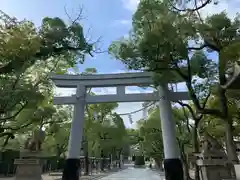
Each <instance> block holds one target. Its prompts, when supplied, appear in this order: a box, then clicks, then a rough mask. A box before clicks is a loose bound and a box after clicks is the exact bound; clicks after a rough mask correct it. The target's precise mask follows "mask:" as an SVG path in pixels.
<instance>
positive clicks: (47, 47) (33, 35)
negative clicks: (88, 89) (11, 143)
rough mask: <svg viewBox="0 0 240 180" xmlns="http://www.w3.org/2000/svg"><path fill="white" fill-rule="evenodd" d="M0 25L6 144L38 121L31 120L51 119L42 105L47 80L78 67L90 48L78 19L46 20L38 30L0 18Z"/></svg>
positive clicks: (0, 105)
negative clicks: (65, 21) (68, 20)
mask: <svg viewBox="0 0 240 180" xmlns="http://www.w3.org/2000/svg"><path fill="white" fill-rule="evenodd" d="M0 20H1V26H0V37H1V38H0V39H1V47H0V56H1V60H0V129H1V131H0V137H5V138H6V141H5V142H6V143H7V142H8V140H9V138H14V134H16V133H17V131H19V130H20V129H23V128H26V127H27V126H29V125H31V124H32V123H33V122H32V121H36V120H37V119H38V120H41V119H43V117H41V118H40V117H39V118H36V116H45V115H46V118H48V117H49V116H51V115H52V114H53V113H54V110H53V108H52V107H47V106H46V107H45V105H43V104H46V101H47V103H49V104H50V101H51V97H52V96H53V84H52V83H51V82H50V81H49V79H48V74H49V73H50V72H55V73H65V72H67V69H68V68H70V67H73V66H75V65H76V64H78V63H83V62H84V57H85V55H86V54H91V51H92V50H93V44H89V43H88V42H86V39H85V38H84V35H83V28H82V26H81V25H80V24H79V23H78V19H76V20H75V21H74V22H73V23H72V24H70V25H67V24H65V23H64V22H63V21H62V20H61V19H60V18H48V17H46V18H44V19H43V21H42V25H41V26H40V27H39V28H36V27H35V26H34V24H33V23H32V22H30V21H27V20H23V21H18V20H17V19H16V18H11V17H9V16H8V15H6V14H5V13H3V12H1V16H0ZM46 112H47V113H46ZM41 113H42V114H41Z"/></svg>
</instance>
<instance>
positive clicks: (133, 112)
mask: <svg viewBox="0 0 240 180" xmlns="http://www.w3.org/2000/svg"><path fill="white" fill-rule="evenodd" d="M155 103H156V102H153V103H151V104H149V105H148V106H145V107H143V108H141V109H138V110H136V111H132V112H129V113H122V114H118V115H119V116H126V115H131V114H135V113H137V112H140V111H142V110H144V109H146V108H148V107H150V106H152V105H154V104H155Z"/></svg>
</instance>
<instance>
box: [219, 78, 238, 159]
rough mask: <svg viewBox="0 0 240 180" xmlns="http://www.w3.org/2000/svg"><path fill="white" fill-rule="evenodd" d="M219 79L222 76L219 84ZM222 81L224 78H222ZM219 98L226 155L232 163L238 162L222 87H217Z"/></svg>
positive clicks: (230, 120) (230, 119)
mask: <svg viewBox="0 0 240 180" xmlns="http://www.w3.org/2000/svg"><path fill="white" fill-rule="evenodd" d="M221 79H224V77H222V78H221V77H220V84H222V83H221ZM222 82H224V80H222ZM219 99H220V106H221V110H222V113H223V120H224V126H225V132H226V134H225V136H226V148H227V155H228V159H229V160H230V161H232V162H233V163H238V157H237V151H236V146H235V143H234V140H233V127H232V118H231V117H230V116H229V113H228V104H227V103H228V102H227V97H226V94H225V90H224V89H223V88H221V87H220V88H219Z"/></svg>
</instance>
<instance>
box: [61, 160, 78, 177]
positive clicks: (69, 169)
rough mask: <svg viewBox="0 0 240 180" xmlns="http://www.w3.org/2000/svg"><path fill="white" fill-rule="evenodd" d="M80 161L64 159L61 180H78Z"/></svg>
mask: <svg viewBox="0 0 240 180" xmlns="http://www.w3.org/2000/svg"><path fill="white" fill-rule="evenodd" d="M79 167H80V159H66V162H65V165H64V169H63V175H62V180H79Z"/></svg>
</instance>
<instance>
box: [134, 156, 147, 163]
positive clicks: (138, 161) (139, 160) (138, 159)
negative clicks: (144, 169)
mask: <svg viewBox="0 0 240 180" xmlns="http://www.w3.org/2000/svg"><path fill="white" fill-rule="evenodd" d="M134 164H135V165H145V160H144V156H136V157H135V162H134Z"/></svg>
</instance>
